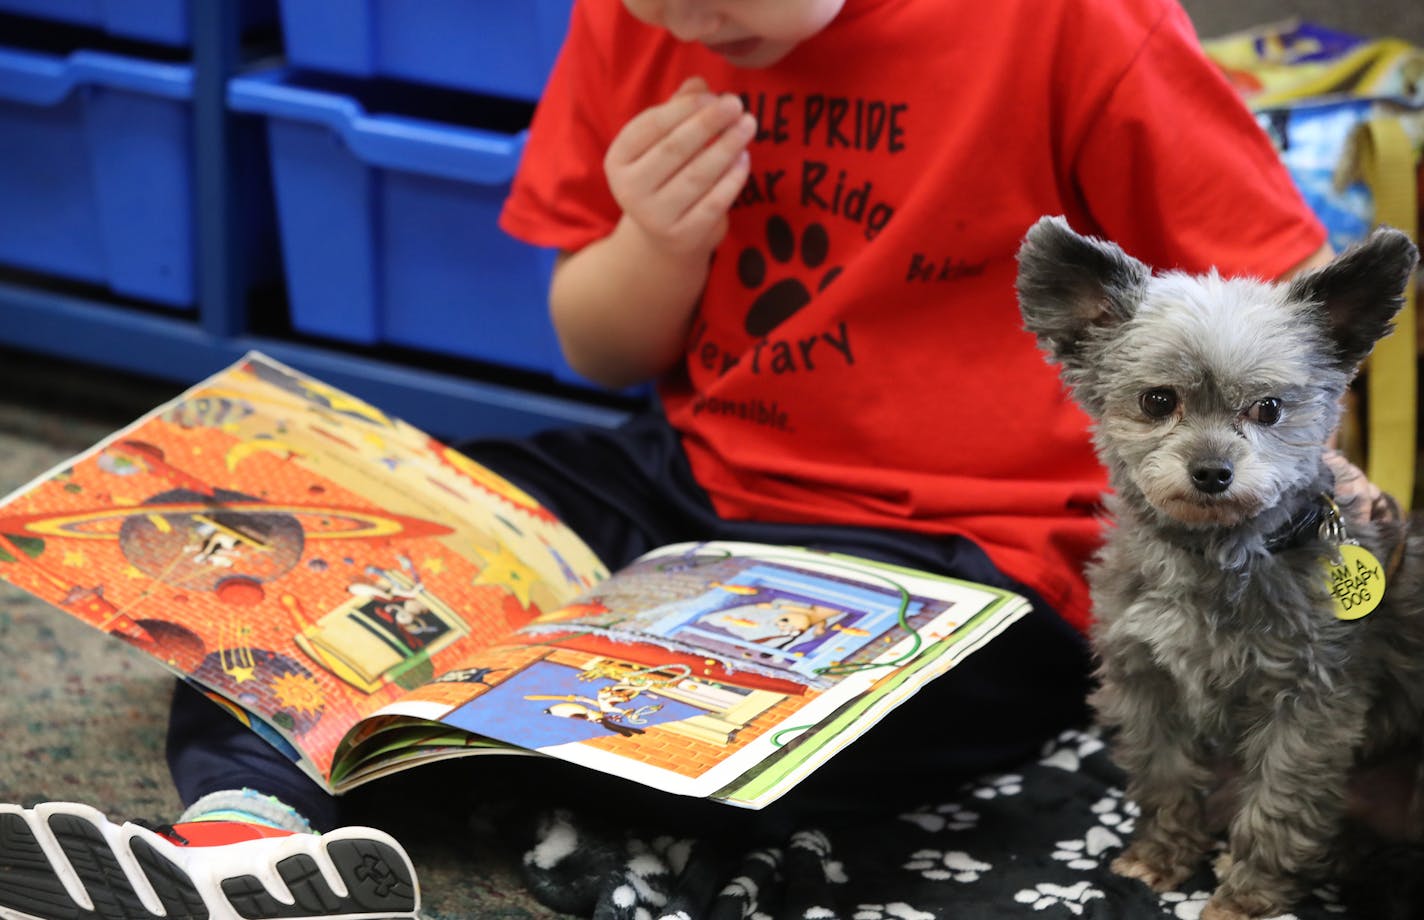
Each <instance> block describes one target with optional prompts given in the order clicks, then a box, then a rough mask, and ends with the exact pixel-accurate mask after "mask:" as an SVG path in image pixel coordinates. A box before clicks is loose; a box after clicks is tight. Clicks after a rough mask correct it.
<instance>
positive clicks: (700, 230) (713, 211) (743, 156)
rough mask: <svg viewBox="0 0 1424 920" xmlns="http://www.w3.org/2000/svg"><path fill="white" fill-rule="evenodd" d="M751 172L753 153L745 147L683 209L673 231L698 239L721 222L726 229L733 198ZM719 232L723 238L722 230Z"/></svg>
mask: <svg viewBox="0 0 1424 920" xmlns="http://www.w3.org/2000/svg"><path fill="white" fill-rule="evenodd" d="M750 172H751V154H749V153H748V152H747V151H745V150H743V151H742V152H741V153H739V154H738V155H737V158H736V159H735V160H734V161H733V162H732V164H731V166H729V167H728V168H727V170H726V172H724V173H722V175H721V177H720V178H718V180H717V182H716V183H715V184H714V185H713V186H712V188H711V189H709V190H708V191H707V194H705V195H703V196H702V197H701V198H699V199H698V200H697V201H695V202H693V204H692V206H691V207H690V208H688V209H687V211H686V212H684V213H683V215H682V217H681V218H679V219H678V222H677V224H675V225H674V228H673V229H674V231H675V232H676V233H678V234H679V235H685V236H687V237H689V238H697V239H703V238H706V236H707V235H708V234H710V233H711V232H712V230H713V229H714V228H716V227H718V226H722V227H723V228H724V229H723V231H721V232H725V225H726V220H727V212H728V211H730V210H731V209H732V202H734V201H736V200H737V196H738V195H740V194H741V192H742V186H744V185H746V182H747V175H748V173H750ZM718 236H719V238H720V233H719V234H718Z"/></svg>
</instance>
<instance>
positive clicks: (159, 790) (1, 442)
mask: <svg viewBox="0 0 1424 920" xmlns="http://www.w3.org/2000/svg"><path fill="white" fill-rule="evenodd" d="M179 389H180V388H178V387H170V386H165V385H160V384H154V383H151V382H146V381H141V380H134V379H130V378H120V377H115V376H113V375H110V374H108V373H106V372H103V371H99V370H96V369H92V368H87V367H73V366H62V365H57V364H55V363H54V362H51V361H46V360H43V359H37V358H35V357H32V356H28V355H21V354H15V353H9V352H3V351H0V493H8V492H9V491H11V490H12V489H14V488H16V487H18V486H20V485H23V484H24V483H26V482H28V481H29V480H30V479H31V478H33V477H35V476H37V475H39V474H41V473H43V472H45V471H47V470H49V469H50V468H52V467H53V466H55V465H56V464H58V463H60V462H62V461H63V460H64V459H65V458H67V457H69V456H71V455H72V454H74V453H76V452H78V451H80V450H82V449H84V448H86V447H88V446H89V445H90V444H92V443H94V442H95V441H97V440H99V439H100V438H102V437H103V436H105V435H107V434H109V433H110V432H112V431H113V430H115V429H117V428H119V427H121V426H123V425H124V424H127V423H128V422H129V421H132V420H133V419H134V418H136V417H137V416H138V415H140V414H142V413H143V412H144V411H146V410H147V409H149V408H151V407H152V406H154V405H157V404H158V403H160V402H162V401H163V400H165V399H167V398H169V397H171V396H173V395H176V393H177V392H179ZM172 686H173V682H172V680H171V678H170V677H169V676H168V674H167V672H166V671H163V670H162V669H160V668H159V667H157V666H156V665H154V664H153V663H152V662H151V661H150V660H149V659H148V658H146V657H145V656H143V655H140V654H139V653H137V652H135V651H132V650H131V649H129V648H128V647H127V646H124V645H123V644H121V643H118V642H115V641H113V640H112V639H109V638H106V637H104V636H103V635H101V634H100V633H99V632H97V631H95V630H93V629H91V628H89V627H87V626H84V625H82V624H80V623H79V622H78V621H75V620H71V619H69V618H68V617H66V616H64V615H62V614H60V613H58V612H56V611H54V610H53V609H52V608H50V607H49V606H47V605H45V604H43V603H40V602H38V601H36V600H33V599H32V598H30V597H29V596H28V595H25V594H22V593H20V592H19V591H16V590H14V589H12V588H10V587H9V586H8V585H4V584H0V745H3V747H0V802H14V803H19V804H22V805H26V806H29V805H33V804H35V803H37V802H42V801H54V800H70V801H79V802H85V803H88V804H91V805H94V806H95V807H97V808H99V809H100V810H101V811H103V812H105V813H106V814H108V815H109V816H110V817H111V818H114V819H115V820H122V819H125V818H129V817H134V818H141V819H144V820H149V821H159V822H162V821H167V820H172V819H173V818H175V817H176V816H177V814H178V812H179V811H180V809H181V805H180V803H179V802H178V799H177V797H176V795H175V794H174V792H173V789H172V787H171V785H170V783H169V779H168V769H167V766H166V765H165V763H164V760H163V733H164V728H165V720H166V717H167V716H166V713H167V705H168V698H169V694H170V692H171V690H172ZM391 788H397V789H398V787H397V786H394V785H393V786H392V787H391ZM372 791H373V792H374V791H375V790H372ZM389 792H390V789H389V788H388V789H386V790H383V794H381V795H374V794H367V795H365V796H364V798H363V799H362V800H361V803H358V804H361V805H363V806H365V803H366V802H367V800H369V801H370V803H371V804H369V806H366V807H363V808H362V817H363V819H366V818H368V817H369V823H373V824H374V823H379V824H380V826H382V827H384V828H385V829H387V830H389V831H390V832H391V833H393V834H394V835H395V836H396V837H397V839H399V840H401V841H402V842H403V843H404V844H405V845H406V848H407V849H408V850H409V851H410V854H411V857H412V859H413V860H414V861H415V863H416V868H417V870H418V872H419V874H420V878H421V883H422V887H423V889H424V897H425V908H426V909H425V913H426V915H427V916H429V917H431V918H436V920H438V918H447V917H449V918H457V917H458V918H466V917H479V918H493V920H500V918H503V920H523V918H551V917H558V916H560V915H559V914H556V913H555V912H553V911H551V910H549V909H548V908H545V907H543V906H541V905H540V904H538V902H536V901H535V900H534V899H533V898H532V897H531V896H530V895H529V894H528V893H527V891H526V889H525V888H524V884H523V882H522V881H521V879H520V878H519V876H518V874H517V859H518V853H519V852H520V850H519V849H518V848H517V847H515V846H512V845H510V844H509V843H508V842H507V841H506V840H505V839H504V837H503V835H502V833H501V831H502V830H503V829H502V828H500V827H498V826H497V825H498V822H491V821H490V820H488V819H487V818H485V819H480V818H476V819H473V820H472V815H474V814H477V813H478V811H479V809H478V807H477V805H469V806H468V807H466V805H464V804H462V805H461V806H460V807H452V808H448V809H421V810H420V811H419V812H414V813H406V814H402V813H401V809H400V807H399V803H400V802H401V801H402V797H401V796H400V795H395V796H392V795H389V794H388V793H389ZM470 801H471V802H478V801H479V799H478V797H477V796H474V795H472V796H471V799H470Z"/></svg>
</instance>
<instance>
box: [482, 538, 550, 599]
mask: <svg viewBox="0 0 1424 920" xmlns="http://www.w3.org/2000/svg"><path fill="white" fill-rule="evenodd" d="M475 554H476V555H477V556H479V557H480V558H481V560H483V562H484V568H482V569H480V573H479V574H478V575H476V576H475V577H474V580H473V581H472V582H471V584H474V585H497V586H499V587H501V588H504V589H505V590H506V591H508V592H509V593H510V594H512V595H514V597H515V599H516V600H518V601H519V604H520V606H521V607H524V608H526V609H527V608H528V607H529V605H530V603H531V601H530V598H529V592H530V591H531V590H533V588H534V583H535V582H536V581H538V577H537V576H536V575H535V574H534V572H533V570H531V569H530V568H529V566H527V565H525V564H524V563H523V562H522V561H521V560H520V558H519V557H518V556H516V555H514V553H512V552H510V551H509V547H507V546H505V545H504V544H503V543H501V544H500V545H499V552H498V553H494V554H492V555H491V554H486V553H484V552H482V551H481V550H479V549H476V550H475Z"/></svg>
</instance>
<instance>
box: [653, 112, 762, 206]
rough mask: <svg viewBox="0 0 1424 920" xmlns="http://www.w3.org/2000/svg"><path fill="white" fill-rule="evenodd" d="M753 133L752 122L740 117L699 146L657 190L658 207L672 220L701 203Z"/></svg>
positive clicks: (754, 129) (743, 148)
mask: <svg viewBox="0 0 1424 920" xmlns="http://www.w3.org/2000/svg"><path fill="white" fill-rule="evenodd" d="M755 133H756V119H755V118H753V117H752V116H751V115H742V116H741V117H740V118H738V119H737V120H736V121H735V122H733V123H732V124H731V125H730V126H729V127H727V128H726V129H725V130H724V131H723V132H722V133H721V134H720V135H718V136H717V138H716V139H715V140H713V141H712V142H711V143H707V144H703V146H702V148H701V150H699V151H698V152H697V153H696V154H695V155H694V156H693V157H692V159H690V160H689V161H687V163H686V164H685V165H684V166H682V168H680V169H678V170H677V171H676V172H674V173H673V174H672V175H670V176H669V177H668V178H667V181H666V182H664V183H663V184H662V185H661V186H660V187H659V188H658V191H657V197H658V199H659V202H660V204H661V206H662V207H663V208H664V209H665V210H666V211H667V212H668V213H670V214H672V215H674V219H675V220H676V219H680V217H681V215H683V214H684V213H685V212H686V211H687V210H688V209H689V208H691V207H693V205H694V204H696V203H697V202H699V201H702V200H705V198H706V195H707V194H708V191H709V190H710V189H712V188H713V186H715V185H716V184H717V183H718V182H719V180H720V179H721V178H722V177H723V176H724V175H725V174H726V172H727V171H728V170H729V169H731V168H732V167H733V166H735V165H736V164H737V161H738V159H739V158H740V157H741V155H742V154H743V153H745V152H746V149H747V144H748V143H749V142H750V141H751V139H752V135H754V134H755ZM738 188H740V185H738ZM729 204H730V202H729Z"/></svg>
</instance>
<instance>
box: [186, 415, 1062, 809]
mask: <svg viewBox="0 0 1424 920" xmlns="http://www.w3.org/2000/svg"><path fill="white" fill-rule="evenodd" d="M460 449H461V450H462V451H464V452H465V453H467V454H468V455H469V456H471V457H473V458H474V459H475V460H477V461H479V462H480V463H483V464H485V465H486V466H488V467H489V468H491V469H493V470H495V471H496V472H499V473H500V474H502V475H504V476H505V477H506V478H508V479H510V480H511V481H512V482H514V483H515V484H516V485H518V486H519V487H520V488H522V489H524V490H525V491H526V492H528V493H529V494H531V495H533V496H534V497H535V498H537V499H538V500H539V501H540V502H542V503H543V504H544V505H545V506H546V507H548V508H549V509H550V510H551V511H553V512H554V513H555V514H557V515H558V516H559V517H560V518H562V519H563V520H564V521H565V522H566V523H567V524H568V525H569V526H570V527H572V528H573V529H574V531H575V532H577V533H578V534H579V535H580V536H581V537H583V539H584V540H585V541H586V542H587V543H588V544H589V546H590V547H591V548H592V549H593V551H594V552H595V553H597V554H598V556H599V558H600V559H601V560H602V561H603V562H604V563H605V564H606V565H607V566H608V567H609V568H611V569H616V568H618V567H620V566H621V565H623V564H625V563H627V562H630V561H631V560H632V559H634V558H635V557H637V556H638V555H640V554H642V553H644V552H646V551H648V550H650V549H653V548H655V547H658V546H661V545H664V544H667V543H675V542H681V541H689V540H743V541H750V542H763V543H772V544H783V545H796V546H807V547H812V548H817V549H826V550H833V551H837V552H844V553H850V554H854V555H859V556H863V557H866V558H871V559H876V560H880V561H883V562H888V563H893V564H896V565H903V566H910V567H914V568H919V569H925V570H928V571H932V572H938V573H941V574H945V575H951V576H954V577H958V578H963V579H966V580H970V581H977V582H981V583H985V584H991V585H996V586H1001V587H1005V588H1009V589H1012V590H1015V591H1018V592H1020V593H1022V594H1024V595H1025V596H1026V597H1028V599H1029V600H1030V601H1031V602H1032V603H1033V609H1032V611H1031V612H1030V613H1029V614H1028V615H1027V616H1025V617H1024V618H1023V619H1021V620H1020V621H1019V622H1017V623H1015V624H1014V625H1013V626H1011V627H1010V628H1009V629H1008V630H1006V631H1005V632H1004V633H1003V634H1002V635H1001V636H1000V637H999V638H997V639H995V640H994V642H992V643H990V644H989V645H988V646H987V647H985V648H983V649H981V650H979V651H978V652H976V653H974V654H973V655H972V656H970V657H969V658H968V659H966V660H965V661H964V662H962V663H961V664H959V665H957V666H956V667H955V668H954V669H953V670H952V671H950V672H949V674H947V675H946V676H944V677H942V678H940V679H938V680H936V681H935V682H933V683H932V684H930V685H929V686H928V687H926V688H925V689H923V690H921V691H920V693H919V694H917V695H916V696H915V697H914V698H912V699H911V700H909V701H908V702H906V703H905V704H903V705H902V706H900V707H899V708H898V709H896V710H895V711H894V712H892V713H891V714H890V715H889V716H888V717H887V718H886V719H885V720H884V721H883V722H882V723H880V724H879V725H877V726H875V727H874V728H873V729H871V730H870V731H869V732H868V733H867V734H866V735H865V736H863V737H862V738H861V739H860V740H858V741H857V742H856V743H855V744H853V745H851V747H850V748H848V749H847V750H846V751H843V752H841V753H840V754H838V755H837V756H836V757H835V758H833V759H832V760H831V761H830V762H828V763H827V764H826V765H824V766H823V767H822V768H820V769H819V770H818V771H817V772H816V774H814V775H813V776H811V777H810V778H809V779H808V780H806V781H805V782H804V783H803V784H802V785H801V786H799V787H798V788H797V789H796V790H794V791H793V792H792V793H791V794H790V796H788V799H792V798H795V797H797V796H800V797H801V798H802V799H803V800H804V801H805V802H807V803H815V802H817V801H827V802H834V801H836V800H837V797H838V796H839V797H841V798H844V796H843V790H844V789H846V788H848V784H853V785H854V787H855V788H857V789H867V788H882V789H891V788H893V789H894V790H895V791H896V792H897V793H899V794H901V795H914V794H915V792H916V790H917V789H921V788H923V789H926V790H930V789H936V790H942V789H943V788H945V786H944V784H945V783H952V782H957V781H962V780H965V779H969V778H972V777H974V776H976V775H978V774H980V773H983V772H985V771H988V770H992V769H996V768H1002V767H1006V766H1012V765H1013V764H1015V763H1017V762H1019V761H1020V760H1022V759H1025V758H1028V757H1030V756H1032V755H1033V754H1034V753H1035V752H1036V751H1037V750H1038V748H1039V747H1040V746H1041V745H1042V743H1043V742H1044V741H1045V740H1047V739H1048V738H1050V737H1052V736H1053V735H1054V734H1056V733H1057V732H1059V731H1061V730H1062V729H1064V728H1066V727H1070V726H1073V725H1078V724H1082V723H1083V722H1084V721H1086V716H1087V709H1086V704H1085V696H1086V692H1087V688H1088V683H1089V670H1090V668H1089V654H1088V651H1087V647H1086V643H1085V642H1084V640H1083V638H1082V637H1081V635H1080V634H1079V633H1078V632H1077V631H1076V630H1074V629H1073V628H1072V627H1070V626H1069V625H1068V624H1067V623H1065V622H1064V621H1063V620H1062V619H1061V618H1060V617H1059V616H1058V615H1057V614H1056V613H1054V611H1052V610H1051V609H1049V608H1048V607H1047V606H1046V605H1045V604H1044V603H1043V601H1042V600H1041V599H1040V598H1038V597H1037V596H1036V595H1035V594H1034V593H1033V592H1032V591H1030V590H1028V589H1027V588H1025V587H1024V586H1023V585H1019V584H1017V583H1015V582H1013V581H1012V580H1011V579H1009V578H1007V577H1006V576H1004V575H1003V574H1002V573H1000V572H999V571H998V569H996V568H995V567H994V565H993V564H992V563H991V562H990V561H989V558H988V557H987V556H986V555H985V554H984V552H983V551H982V550H981V549H980V548H979V547H978V546H976V545H975V544H974V543H973V542H972V541H970V540H967V539H964V538H962V537H955V536H947V537H940V536H926V535H922V534H912V533H906V532H901V531H892V530H875V529H868V528H861V527H831V526H824V525H805V524H780V523H767V522H761V521H729V520H724V519H722V518H721V517H719V516H718V515H717V514H716V512H715V511H713V509H712V505H711V502H710V501H709V500H708V498H707V496H706V494H705V493H704V492H703V490H702V489H701V488H700V487H699V486H698V485H697V483H696V481H695V480H694V479H693V477H692V472H691V469H690V468H689V466H688V463H687V459H686V457H685V455H684V454H683V452H682V448H681V445H680V443H679V441H678V438H677V435H676V433H675V432H673V431H672V429H671V428H670V427H669V426H668V425H667V423H666V422H665V421H664V420H663V419H662V417H661V416H659V415H652V414H650V415H646V416H640V417H637V418H634V419H633V420H631V421H630V422H628V423H627V424H625V425H624V426H622V427H621V428H619V429H616V430H609V429H602V428H590V429H567V430H557V431H552V432H547V433H544V434H541V435H537V436H535V437H533V438H530V439H526V440H518V441H514V440H505V441H477V442H470V443H467V444H462V445H460ZM496 759H497V760H505V759H506V758H496ZM520 759H521V760H523V758H520ZM481 762H482V759H481V758H474V759H467V760H464V761H462V762H461V764H460V767H461V769H465V770H479V769H481ZM168 763H169V767H170V769H171V771H172V774H173V779H174V782H175V784H176V785H177V789H178V793H179V795H180V796H181V798H182V799H183V801H184V802H185V803H191V802H193V801H194V800H196V799H197V798H199V797H200V796H202V795H204V794H206V793H209V792H214V791H217V790H220V789H235V788H241V787H248V788H252V789H257V790H259V791H261V792H265V793H268V794H271V795H275V796H277V797H279V798H281V799H282V800H283V801H285V802H287V803H288V804H290V805H292V806H293V807H295V808H296V809H297V810H298V811H300V812H302V813H303V814H304V815H305V816H306V817H307V818H308V820H310V821H311V822H312V823H313V825H315V826H316V827H317V828H319V829H325V828H329V827H332V826H336V825H338V824H339V823H341V822H342V817H341V814H340V809H339V808H338V802H337V800H336V799H334V798H332V797H331V796H329V795H327V794H326V793H325V792H324V791H323V790H322V789H321V788H320V787H319V786H317V785H316V784H315V783H313V782H312V781H311V780H309V779H308V778H307V777H306V776H305V774H303V773H302V772H301V771H300V770H298V769H297V768H296V767H295V766H294V765H293V764H292V763H291V762H290V761H288V760H286V759H285V758H284V757H283V756H282V755H281V754H279V753H278V752H277V751H276V749H274V748H272V747H270V746H269V745H268V744H267V743H266V742H264V741H262V740H261V739H260V738H259V737H258V736H257V735H256V734H254V733H253V732H251V731H250V730H248V729H246V728H244V727H243V726H242V725H241V724H240V723H238V722H237V720H235V719H232V718H228V717H226V716H224V715H222V714H221V713H220V712H219V711H218V710H217V709H216V707H214V706H213V704H212V703H210V702H209V701H208V700H206V699H205V698H203V697H202V696H201V695H199V694H198V693H196V692H195V691H193V690H191V689H190V688H188V687H187V686H185V685H180V686H179V688H178V691H177V694H176V696H175V698H174V701H173V708H172V715H171V720H170V724H169V731H168ZM421 769H426V768H421ZM568 769H571V770H581V771H582V770H583V768H579V767H569V768H568ZM583 772H587V771H583ZM618 782H622V781H618Z"/></svg>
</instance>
